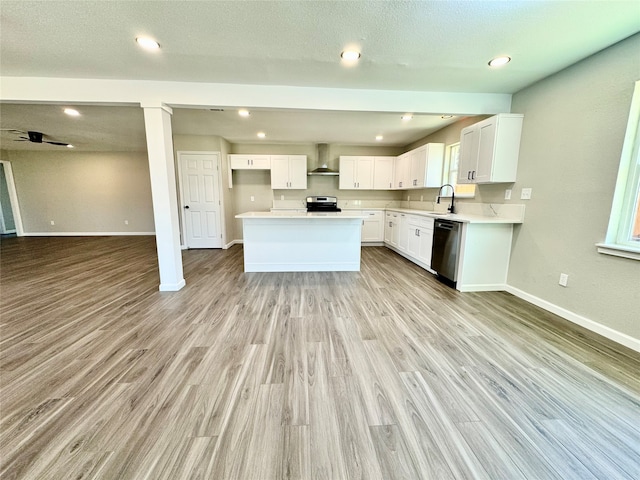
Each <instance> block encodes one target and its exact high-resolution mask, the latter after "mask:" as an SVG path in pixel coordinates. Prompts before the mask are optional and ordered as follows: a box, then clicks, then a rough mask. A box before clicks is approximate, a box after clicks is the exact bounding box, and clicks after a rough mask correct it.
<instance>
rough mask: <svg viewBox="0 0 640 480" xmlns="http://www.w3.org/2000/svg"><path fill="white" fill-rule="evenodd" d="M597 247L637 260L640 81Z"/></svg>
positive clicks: (639, 250) (639, 242) (639, 255)
mask: <svg viewBox="0 0 640 480" xmlns="http://www.w3.org/2000/svg"><path fill="white" fill-rule="evenodd" d="M597 246H598V251H599V252H600V253H606V254H608V255H616V256H619V257H627V258H633V259H636V260H640V81H637V82H636V86H635V90H634V92H633V100H632V101H631V110H630V112H629V121H628V123H627V133H626V134H625V137H624V144H623V146H622V155H621V156H620V168H619V169H618V180H617V181H616V189H615V192H614V195H613V205H612V207H611V215H610V217H609V227H608V228H607V237H606V240H605V242H604V243H599V244H597Z"/></svg>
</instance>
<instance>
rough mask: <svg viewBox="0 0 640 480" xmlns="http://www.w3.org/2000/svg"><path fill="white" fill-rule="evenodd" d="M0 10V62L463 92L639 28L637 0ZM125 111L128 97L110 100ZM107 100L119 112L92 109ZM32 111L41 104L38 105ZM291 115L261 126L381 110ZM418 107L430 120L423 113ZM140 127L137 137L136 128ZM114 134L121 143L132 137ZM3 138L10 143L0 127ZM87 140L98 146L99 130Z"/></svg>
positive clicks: (515, 87)
mask: <svg viewBox="0 0 640 480" xmlns="http://www.w3.org/2000/svg"><path fill="white" fill-rule="evenodd" d="M0 13H1V24H0V27H1V28H0V39H1V42H0V74H1V75H2V76H13V77H15V76H37V77H68V78H105V79H137V80H164V81H186V82H207V83H239V84H264V85H285V86H316V87H339V88H353V89H378V90H405V91H406V90H409V91H431V92H440V91H442V92H466V93H514V92H517V91H519V90H520V89H522V88H524V87H526V86H528V85H531V84H532V83H535V82H536V81H538V80H540V79H542V78H544V77H546V76H548V75H550V74H552V73H554V72H557V71H559V70H561V69H563V68H565V67H567V66H568V65H571V64H573V63H575V62H576V61H579V60H581V59H583V58H585V57H587V56H589V55H591V54H593V53H595V52H597V51H599V50H601V49H603V48H606V47H607V46H610V45H612V44H614V43H616V42H618V41H620V40H622V39H624V38H626V37H628V36H630V35H632V34H634V33H636V32H638V31H640V2H638V1H637V0H630V1H615V0H607V1H596V0H593V1H535V0H527V1H513V0H510V1H481V0H476V1H465V2H460V1H418V2H415V1H365V2H355V1H322V2H317V1H302V0H299V1H275V2H273V1H230V2H225V1H211V2H209V1H190V2H187V1H175V0H174V1H171V0H170V1H147V2H142V1H90V0H83V1H54V0H52V1H38V2H35V1H28V0H20V1H12V0H2V1H1V2H0ZM139 35H149V36H152V37H154V38H156V39H157V40H158V41H159V42H160V44H161V46H162V48H161V50H160V51H158V52H155V53H151V54H150V53H148V52H145V51H142V50H141V49H140V48H139V47H138V46H137V45H136V44H135V42H134V41H133V39H134V38H135V37H136V36H139ZM349 46H352V47H355V48H357V49H359V50H360V51H361V52H362V58H361V60H360V62H359V63H358V64H357V65H356V66H352V67H346V66H345V65H343V64H342V63H341V62H340V61H339V54H340V52H341V51H342V50H343V49H345V48H346V47H349ZM499 54H509V55H511V56H512V57H513V61H512V62H511V63H510V64H509V65H507V66H506V67H503V68H501V69H498V70H492V69H489V68H487V61H488V60H489V59H491V58H492V57H494V56H496V55H499ZM50 108H51V109H52V110H51V111H50V114H51V115H53V114H54V113H55V112H59V109H58V107H57V106H54V107H50ZM134 110H135V109H134ZM30 111H31V112H36V111H37V110H30ZM124 112H131V113H132V112H133V110H129V109H125V110H124V111H123V112H120V113H122V114H124ZM40 113H42V112H40ZM107 113H109V115H111V114H114V115H118V114H117V113H115V111H113V110H111V111H107V110H102V114H105V115H106V114H107ZM183 113H185V114H184V115H183V114H178V115H176V118H174V128H175V129H176V131H182V130H183V125H182V124H181V122H182V121H184V125H189V126H190V128H192V129H193V131H194V132H195V131H196V130H198V129H200V128H201V127H203V126H202V125H200V124H199V123H198V121H196V120H195V118H196V117H198V118H200V119H201V120H202V121H203V122H204V124H203V125H209V122H213V126H214V127H215V128H216V129H217V131H216V132H213V133H219V134H221V135H222V136H225V138H226V136H228V137H229V139H233V140H232V141H253V140H254V139H255V128H254V125H255V123H256V121H257V120H256V119H257V118H258V117H257V116H256V117H253V119H252V120H253V124H250V123H249V122H246V123H245V124H238V125H237V128H236V129H235V130H234V129H231V127H230V126H229V124H230V122H226V123H225V124H224V125H223V126H224V127H226V128H227V130H225V131H224V132H226V133H223V129H222V125H220V124H219V123H216V119H215V117H214V116H211V115H208V116H207V117H206V118H204V117H203V112H198V111H194V112H191V113H192V115H187V114H186V112H183ZM277 113H278V114H282V113H284V112H277ZM398 113H402V112H398ZM442 113H446V112H442ZM14 114H16V115H17V113H16V112H14V110H12V109H8V108H6V106H5V107H3V111H2V117H3V118H2V128H23V127H20V125H22V124H24V125H31V127H28V128H31V129H34V128H33V125H36V124H37V121H38V120H37V118H36V117H35V116H33V117H31V118H30V119H29V120H26V119H24V120H25V121H24V123H21V122H19V121H18V118H20V120H21V121H22V120H23V118H21V117H14ZM25 115H26V113H25V114H23V117H24V116H25ZM34 115H35V113H34ZM42 115H43V116H44V117H45V118H46V117H47V113H46V112H45V113H42ZM132 115H133V116H132V117H131V119H130V120H128V121H125V120H123V119H122V118H119V117H114V119H113V121H114V122H116V124H120V125H130V124H131V123H130V122H136V121H139V119H140V118H141V116H140V113H139V112H136V113H132ZM274 115H275V113H274ZM300 115H302V116H303V120H304V122H302V123H301V122H300V121H299V119H298V118H297V117H294V116H293V115H291V116H290V119H289V121H287V117H286V116H282V115H275V116H274V117H273V118H271V119H270V121H271V122H272V123H271V125H273V126H274V127H277V128H274V130H273V132H278V133H277V134H275V133H274V134H273V135H272V134H270V139H272V140H273V141H284V142H295V141H298V140H302V139H306V138H309V135H311V134H312V133H313V129H312V128H311V127H313V128H315V129H316V131H317V135H318V136H320V135H321V136H322V137H323V138H317V141H327V142H341V141H342V140H341V138H342V137H341V135H344V128H345V125H347V126H349V128H351V129H352V130H353V137H351V139H352V141H351V142H347V143H359V142H360V141H361V140H360V138H361V137H360V136H359V135H358V134H357V126H358V125H361V126H362V127H363V128H368V129H369V131H367V132H366V135H367V138H368V139H369V140H368V143H371V140H370V139H371V137H372V136H373V135H375V133H376V132H374V130H375V129H376V128H380V127H379V123H380V122H383V121H384V119H383V117H382V116H378V117H375V115H376V114H370V115H372V117H371V118H369V117H357V115H358V114H356V113H354V114H353V116H352V117H351V118H346V117H345V118H344V119H339V118H338V114H331V113H324V112H318V115H317V116H316V117H315V118H311V113H310V112H307V113H306V114H305V113H304V112H300ZM345 115H347V114H345ZM180 119H182V120H180ZM76 120H82V121H88V117H87V115H86V114H85V115H83V117H82V119H76ZM179 120H180V121H179ZM432 120H434V121H437V118H436V117H434V118H433V119H432ZM56 121H57V120H53V121H52V122H49V123H47V122H45V120H44V119H42V127H39V128H40V129H41V130H42V131H45V133H50V131H51V133H50V134H51V135H53V134H55V135H56V136H72V135H74V134H77V135H79V136H80V135H82V129H83V128H84V126H83V125H84V124H83V123H81V122H76V123H75V128H76V130H75V132H74V131H72V130H70V131H60V132H58V131H53V130H55V128H56V127H57V126H58V125H56ZM355 121H357V123H355ZM423 121H424V122H425V123H428V122H427V119H426V118H423ZM105 122H106V125H105V126H104V129H103V132H107V131H109V122H112V120H111V119H108V118H105ZM388 122H389V123H388V125H387V128H386V129H385V132H386V133H385V143H387V142H388V144H395V145H402V144H403V142H404V144H406V143H409V142H410V141H412V140H413V139H415V134H414V133H413V132H409V134H407V133H408V130H407V128H406V125H399V124H398V123H397V122H395V118H391V117H389V119H388ZM391 122H393V123H391ZM58 123H60V122H58ZM62 123H65V122H62ZM417 124H418V122H415V123H414V124H413V125H417ZM287 125H289V128H288V131H289V133H288V134H287V133H286V130H287ZM305 125H306V126H308V127H309V128H308V129H305V128H304V126H305ZM59 126H60V127H61V128H62V125H59ZM92 128H99V125H93V126H92ZM203 128H204V127H203ZM425 128H428V127H425ZM403 129H404V130H403ZM120 130H127V129H120ZM132 130H133V129H131V130H129V131H132ZM208 131H209V132H210V130H208ZM423 133H424V134H426V133H427V130H425V131H424V132H423ZM86 136H87V138H88V139H90V138H92V136H93V137H95V138H94V141H95V142H98V141H99V138H103V139H104V141H105V143H104V146H105V148H107V146H108V145H109V144H110V143H113V142H114V141H117V140H116V139H109V138H107V134H106V133H103V134H102V135H101V134H99V133H97V132H95V131H93V132H87V134H86ZM420 136H424V135H419V136H418V138H420ZM2 138H3V139H4V138H5V136H4V135H3V137H2ZM387 139H388V140H387ZM131 140H133V139H131ZM136 141H137V142H138V143H139V142H140V137H139V136H138V138H137V140H136ZM122 142H123V145H124V144H128V142H129V139H126V138H125V139H123V140H122ZM134 143H135V142H134ZM142 143H143V144H144V137H142ZM36 147H38V148H40V147H42V146H36ZM36 147H34V148H36ZM3 148H7V147H6V143H5V142H4V141H3ZM83 148H84V147H83ZM94 148H95V149H101V148H99V146H98V143H95V146H94Z"/></svg>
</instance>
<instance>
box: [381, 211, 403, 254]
mask: <svg viewBox="0 0 640 480" xmlns="http://www.w3.org/2000/svg"><path fill="white" fill-rule="evenodd" d="M399 218H400V214H399V213H398V212H386V214H385V224H384V242H385V243H386V244H388V245H391V246H392V247H397V246H398V238H399V234H398V227H399V224H398V221H399Z"/></svg>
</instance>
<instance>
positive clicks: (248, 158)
mask: <svg viewBox="0 0 640 480" xmlns="http://www.w3.org/2000/svg"><path fill="white" fill-rule="evenodd" d="M229 165H230V167H231V170H250V169H254V170H269V169H270V168H271V155H240V154H236V153H232V154H230V155H229Z"/></svg>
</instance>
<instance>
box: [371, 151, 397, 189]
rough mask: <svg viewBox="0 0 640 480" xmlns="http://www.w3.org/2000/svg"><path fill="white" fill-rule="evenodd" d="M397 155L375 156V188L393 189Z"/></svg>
mask: <svg viewBox="0 0 640 480" xmlns="http://www.w3.org/2000/svg"><path fill="white" fill-rule="evenodd" d="M395 166H396V157H373V189H374V190H393V188H394V185H393V170H394V169H395Z"/></svg>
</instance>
